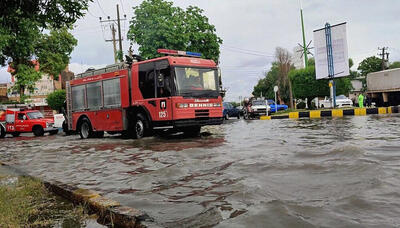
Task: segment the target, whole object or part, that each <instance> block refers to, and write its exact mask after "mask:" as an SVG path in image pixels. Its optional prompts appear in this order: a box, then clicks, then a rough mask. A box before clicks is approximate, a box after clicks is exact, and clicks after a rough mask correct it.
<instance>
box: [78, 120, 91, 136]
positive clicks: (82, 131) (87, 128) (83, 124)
mask: <svg viewBox="0 0 400 228" xmlns="http://www.w3.org/2000/svg"><path fill="white" fill-rule="evenodd" d="M79 135H80V136H81V139H87V138H91V137H93V130H92V125H91V124H90V122H89V120H88V119H86V118H84V119H82V120H81V121H80V124H79Z"/></svg>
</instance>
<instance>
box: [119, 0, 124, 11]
mask: <svg viewBox="0 0 400 228" xmlns="http://www.w3.org/2000/svg"><path fill="white" fill-rule="evenodd" d="M119 2H120V3H121V8H122V12H124V14H126V13H125V10H124V4H123V3H122V0H119Z"/></svg>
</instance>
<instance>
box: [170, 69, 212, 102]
mask: <svg viewBox="0 0 400 228" xmlns="http://www.w3.org/2000/svg"><path fill="white" fill-rule="evenodd" d="M175 74H176V82H177V83H176V84H177V85H176V86H177V95H182V96H192V97H217V96H218V95H219V92H218V73H217V70H216V69H210V68H192V67H175Z"/></svg>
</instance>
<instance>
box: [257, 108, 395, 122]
mask: <svg viewBox="0 0 400 228" xmlns="http://www.w3.org/2000/svg"><path fill="white" fill-rule="evenodd" d="M399 112H400V106H391V107H381V108H353V109H332V110H311V111H303V112H290V113H289V114H287V115H276V116H261V117H260V120H272V119H299V118H309V119H318V118H321V117H343V116H365V115H373V114H375V115H377V114H378V115H381V114H391V113H399Z"/></svg>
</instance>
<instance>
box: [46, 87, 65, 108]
mask: <svg viewBox="0 0 400 228" xmlns="http://www.w3.org/2000/svg"><path fill="white" fill-rule="evenodd" d="M65 97H66V93H65V90H56V91H54V92H52V93H50V94H49V95H47V98H46V100H47V104H48V105H49V107H50V108H51V109H53V110H57V111H59V112H60V111H61V108H62V107H63V106H64V102H65Z"/></svg>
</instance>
